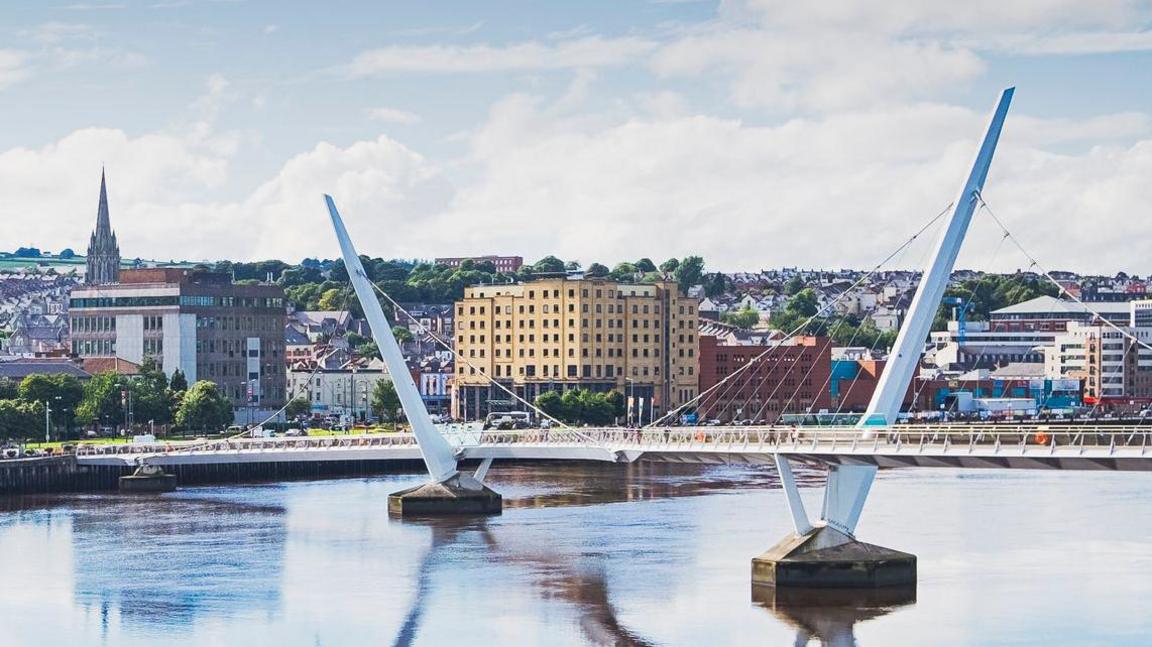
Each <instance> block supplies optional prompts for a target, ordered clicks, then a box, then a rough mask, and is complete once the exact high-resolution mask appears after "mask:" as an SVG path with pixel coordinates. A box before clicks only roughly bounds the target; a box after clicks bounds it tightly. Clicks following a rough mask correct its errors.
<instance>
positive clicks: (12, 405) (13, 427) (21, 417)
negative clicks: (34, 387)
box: [0, 400, 44, 440]
mask: <svg viewBox="0 0 1152 647" xmlns="http://www.w3.org/2000/svg"><path fill="white" fill-rule="evenodd" d="M43 433H44V428H43V427H42V426H41V421H40V417H39V416H38V415H37V413H36V407H35V406H34V405H32V404H30V403H28V402H24V401H22V400H0V438H4V439H5V440H23V439H25V438H33V437H41V436H42V435H43Z"/></svg>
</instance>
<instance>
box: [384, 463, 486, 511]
mask: <svg viewBox="0 0 1152 647" xmlns="http://www.w3.org/2000/svg"><path fill="white" fill-rule="evenodd" d="M503 510H504V498H503V497H501V496H500V493H499V492H496V491H495V490H493V489H492V488H490V487H488V486H487V485H484V483H483V482H482V481H480V480H479V479H477V478H475V477H473V476H470V475H468V474H464V473H461V472H456V473H455V474H453V475H452V476H449V477H448V478H446V479H443V480H441V481H432V482H430V483H423V484H421V485H417V486H416V487H411V488H408V489H407V490H401V491H399V492H395V493H393V494H390V495H388V514H390V515H394V516H398V517H431V516H447V515H489V514H500V513H502V512H503Z"/></svg>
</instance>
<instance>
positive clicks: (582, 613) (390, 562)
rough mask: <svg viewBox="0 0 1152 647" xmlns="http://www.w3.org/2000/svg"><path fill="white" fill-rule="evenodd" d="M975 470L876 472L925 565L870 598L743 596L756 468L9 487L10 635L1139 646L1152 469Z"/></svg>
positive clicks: (891, 541)
mask: <svg viewBox="0 0 1152 647" xmlns="http://www.w3.org/2000/svg"><path fill="white" fill-rule="evenodd" d="M982 474H988V476H982V477H980V478H969V477H968V476H967V474H966V473H964V472H959V471H950V470H937V471H934V470H895V471H892V472H885V473H882V474H881V475H880V478H879V479H878V480H877V483H876V485H875V492H874V496H873V497H872V498H871V499H870V500H869V502H868V509H867V513H866V514H865V518H864V524H865V527H864V529H863V534H864V535H866V537H867V538H868V539H869V540H870V541H875V542H876V543H878V544H881V545H888V546H894V547H897V548H901V549H904V550H908V551H909V552H913V553H916V554H917V555H918V556H919V557H920V560H919V563H918V568H919V569H920V572H921V576H922V579H921V581H920V586H919V590H918V591H915V592H913V593H912V595H909V596H902V597H866V598H865V599H863V600H861V599H859V598H849V599H845V598H843V597H835V594H834V593H833V592H829V591H820V592H819V593H818V597H816V598H811V597H805V596H803V595H802V592H788V595H786V596H785V595H781V593H782V592H781V591H773V590H772V589H758V590H756V591H754V595H753V597H752V600H751V601H750V600H749V579H748V578H749V559H750V558H751V557H752V556H753V555H756V554H759V553H760V552H762V551H763V550H764V548H765V547H766V546H769V545H771V544H772V543H774V542H775V541H776V540H777V539H779V537H780V536H781V535H782V534H783V533H785V532H788V530H789V523H788V517H787V513H786V512H785V504H784V501H783V496H782V494H781V493H780V491H779V490H778V489H775V488H776V486H777V484H776V480H775V475H774V474H773V473H772V472H771V470H768V469H765V468H758V467H745V466H726V467H725V466H690V465H639V466H625V465H609V464H606V465H581V466H571V465H559V464H539V465H503V466H500V467H499V468H497V469H494V470H493V472H492V473H491V475H490V479H491V480H492V484H493V486H494V487H495V488H496V489H497V490H499V491H500V492H502V493H503V494H504V496H505V501H506V503H507V504H508V506H507V508H506V510H505V514H504V515H502V516H498V517H492V518H485V519H441V520H432V521H423V522H420V523H413V522H410V521H398V520H393V519H390V518H389V517H388V515H387V512H386V510H387V504H386V498H387V495H388V493H390V492H394V491H396V490H399V489H402V488H404V487H406V486H408V485H412V484H415V483H416V482H418V481H419V480H420V479H422V478H423V476H422V475H420V474H415V473H413V474H403V475H398V474H389V475H382V476H376V477H368V478H363V477H361V478H352V479H340V480H328V481H299V482H292V483H285V484H264V485H252V486H227V487H198V488H188V489H186V490H183V491H180V492H176V493H173V494H169V495H163V496H159V497H118V496H108V495H100V496H57V497H39V498H29V499H24V500H23V501H21V502H15V501H14V500H11V499H8V500H3V501H0V557H2V561H0V609H2V610H3V613H2V614H0V623H2V625H3V626H2V628H0V631H3V633H2V634H0V636H2V638H0V644H3V645H4V646H5V647H7V646H8V645H14V646H17V647H22V646H25V645H27V646H37V647H39V646H40V645H103V646H108V647H113V646H114V647H152V646H154V645H158V644H164V645H165V646H166V647H185V646H187V647H199V646H200V645H213V646H231V645H265V644H269V645H277V646H281V647H330V646H338V647H349V646H353V647H358V646H360V645H366V646H367V645H371V646H373V647H376V646H378V645H381V644H383V645H413V646H416V647H420V646H425V645H444V644H457V643H460V642H468V643H472V644H480V645H489V644H491V645H502V646H503V645H508V646H511V647H515V646H518V645H548V646H549V647H562V646H567V645H588V644H592V645H669V646H671V645H729V644H760V645H783V644H824V645H853V644H855V643H856V642H857V641H858V642H859V643H860V644H861V645H865V646H867V647H877V646H881V645H891V644H910V643H911V642H912V639H911V637H912V636H922V635H929V636H931V639H930V642H932V643H933V644H934V645H944V646H945V647H962V646H963V647H966V646H968V645H979V644H993V643H995V644H1008V645H1017V646H1019V645H1028V646H1031V645H1035V646H1038V647H1046V646H1047V645H1050V644H1051V642H1052V640H1051V637H1052V636H1053V635H1055V636H1059V637H1060V642H1061V643H1064V644H1107V645H1144V644H1147V636H1148V635H1149V634H1150V633H1152V620H1150V616H1148V614H1147V613H1146V608H1145V607H1146V606H1147V605H1146V604H1145V601H1146V600H1148V599H1152V552H1150V551H1148V550H1147V542H1145V541H1143V539H1142V538H1145V537H1148V536H1152V515H1150V514H1147V510H1148V495H1147V492H1148V488H1149V485H1152V474H1146V475H1145V474H1136V475H1133V474H1112V473H1098V474H1097V473H1091V474H1069V473H1047V472H1035V473H1034V472H1010V473H997V472H987V473H982ZM802 478H803V480H804V482H806V483H809V484H818V483H819V482H820V480H821V478H822V475H821V474H820V472H819V471H818V470H814V471H810V472H807V473H802ZM819 494H820V493H819V492H818V491H816V490H807V491H805V492H804V493H803V495H804V497H805V499H806V503H809V509H810V510H814V509H816V507H817V506H818V503H819ZM1072 512H1074V514H1075V515H1076V516H1077V519H1078V520H1079V521H1080V522H1079V523H1076V524H1069V523H1068V515H1069V514H1070V513H1072ZM1101 528H1106V529H1107V530H1106V531H1105V530H1101ZM1039 533H1043V535H1042V536H1043V537H1044V541H1043V542H1035V541H1028V538H1029V537H1036V536H1041V535H1040V534H1039ZM1069 555H1073V556H1075V559H1069V558H1068V556H1069ZM974 572H978V573H980V577H978V578H975V577H973V576H972V574H973V573H974ZM1069 592H1074V593H1075V594H1074V595H1069V594H1068V593H1069ZM878 593H879V594H880V595H881V596H883V595H884V594H887V593H893V592H891V591H880V592H878ZM1022 605H1024V606H1022ZM894 610H898V612H895V613H893V611H894Z"/></svg>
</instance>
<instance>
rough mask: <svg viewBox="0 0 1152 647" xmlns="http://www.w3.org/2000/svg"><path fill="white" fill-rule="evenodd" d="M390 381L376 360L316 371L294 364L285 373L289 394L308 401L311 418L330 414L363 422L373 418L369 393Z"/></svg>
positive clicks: (312, 367) (305, 365) (379, 361)
mask: <svg viewBox="0 0 1152 647" xmlns="http://www.w3.org/2000/svg"><path fill="white" fill-rule="evenodd" d="M391 380H392V376H391V375H389V374H388V369H387V367H385V365H384V362H383V361H381V360H379V359H374V360H372V361H370V362H365V363H362V364H358V363H353V362H349V363H345V364H343V365H341V366H339V367H335V368H319V369H317V368H316V367H315V366H314V365H308V364H297V365H295V366H292V367H291V368H289V369H288V394H289V397H293V398H296V397H301V398H305V399H306V400H308V402H309V403H310V404H311V405H312V413H313V414H314V415H328V414H333V415H338V416H342V417H344V416H347V417H349V418H354V419H356V420H366V419H368V418H371V417H373V413H372V391H373V390H374V389H375V388H376V383H377V382H380V381H391Z"/></svg>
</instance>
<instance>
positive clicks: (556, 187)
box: [437, 97, 1152, 271]
mask: <svg viewBox="0 0 1152 647" xmlns="http://www.w3.org/2000/svg"><path fill="white" fill-rule="evenodd" d="M543 110H544V109H543V108H540V107H539V105H538V103H534V102H533V101H531V100H530V99H528V98H525V97H517V98H514V99H510V100H507V101H505V102H503V103H502V104H501V105H499V106H497V107H496V108H495V109H494V110H493V113H492V116H491V117H490V120H489V123H488V124H487V125H486V126H485V127H484V128H483V129H481V130H480V131H479V132H478V133H477V134H476V137H475V139H474V151H473V155H474V160H473V161H474V162H475V163H476V164H477V166H478V168H479V169H480V176H479V178H478V179H477V181H475V182H473V183H470V184H469V185H467V186H464V187H462V188H461V190H460V191H459V192H457V193H456V195H455V198H454V199H453V202H452V205H451V208H450V209H449V210H448V211H447V212H445V213H444V214H442V215H441V217H440V219H439V220H438V222H439V226H440V227H441V228H442V229H443V230H445V231H447V230H451V231H454V232H456V235H455V236H453V237H451V238H449V239H445V240H443V241H441V243H440V245H439V246H438V247H437V250H438V252H442V253H446V254H447V253H472V252H476V251H477V247H478V246H482V247H484V248H485V249H488V250H494V251H496V252H504V253H511V252H516V253H522V254H524V255H525V256H530V257H533V256H540V255H543V254H547V253H555V254H557V255H559V256H561V257H562V258H563V257H568V258H579V259H581V260H583V261H585V262H589V261H592V260H598V261H601V262H609V261H616V260H619V259H628V258H636V257H639V256H644V255H648V256H668V255H684V254H690V253H702V254H703V255H704V256H705V257H706V258H707V259H710V262H711V265H712V267H714V268H717V269H728V270H735V269H756V268H760V267H767V266H779V265H781V264H801V265H812V264H818V265H825V266H856V267H864V266H870V265H871V264H872V263H874V262H876V261H878V260H879V259H881V258H883V257H884V256H885V255H886V254H887V253H888V252H889V251H890V250H891V249H893V248H895V247H896V245H898V244H899V243H900V242H901V241H902V240H903V239H904V237H906V236H907V235H909V234H910V233H912V232H913V231H915V229H917V228H918V227H919V226H920V225H921V224H922V223H924V222H925V221H927V220H928V218H930V217H931V216H932V215H935V213H937V212H938V211H939V210H940V209H941V208H943V206H944V205H945V204H947V203H948V201H949V200H951V199H952V198H953V197H954V193H955V191H956V189H957V187H958V186H959V184H960V182H961V181H962V179H963V175H964V173H965V172H966V168H967V165H968V164H969V163H970V161H971V156H972V152H973V149H974V147H975V145H976V140H977V138H978V136H979V135H980V133H981V131H982V129H983V126H984V122H985V115H983V114H978V113H974V112H972V111H969V110H966V109H961V108H955V107H948V106H941V105H934V104H920V105H914V106H908V107H903V108H896V109H884V110H875V111H865V112H860V113H855V114H840V115H834V116H828V117H823V118H820V119H796V120H792V121H789V122H786V123H784V124H781V125H779V126H772V127H757V126H749V125H746V124H743V123H741V122H740V121H738V120H732V119H716V118H712V117H704V116H694V117H693V116H688V117H674V118H663V117H655V118H645V119H639V118H633V119H630V120H626V121H623V122H620V123H615V124H612V125H608V126H606V127H605V126H593V127H584V125H583V124H582V123H581V122H579V121H576V120H569V121H565V120H557V119H556V118H555V117H554V116H552V115H546V114H545V113H544V112H542V111H543ZM1093 121H1094V123H1093V124H1089V128H1088V132H1087V133H1086V134H1085V136H1087V137H1093V136H1097V135H1099V136H1101V137H1109V136H1125V135H1131V134H1133V133H1143V134H1144V135H1145V136H1146V135H1147V132H1148V126H1147V122H1148V120H1147V117H1146V116H1137V117H1133V116H1131V115H1117V116H1115V117H1102V118H1099V119H1097V120H1093ZM1066 126H1067V124H1065V123H1063V122H1056V123H1050V122H1048V121H1046V120H1042V119H1035V118H1025V117H1023V116H1019V117H1018V116H1017V115H1012V116H1010V117H1009V124H1008V126H1007V128H1006V130H1005V134H1004V139H1003V142H1002V146H1001V151H1000V153H999V156H998V159H997V160H996V163H995V164H994V167H993V171H992V175H991V177H990V180H989V183H988V187H987V190H986V197H987V198H988V200H989V201H990V202H991V203H992V204H993V205H994V206H995V207H997V209H998V215H1000V216H1001V217H1002V218H1005V219H1006V220H1007V221H1008V222H1009V223H1010V226H1013V227H1014V228H1015V229H1017V231H1016V232H1015V233H1016V234H1017V235H1018V236H1019V237H1020V238H1021V239H1022V240H1023V241H1025V244H1027V245H1029V246H1030V247H1032V248H1033V249H1034V251H1035V253H1037V254H1038V255H1039V257H1040V258H1041V259H1046V260H1047V262H1048V263H1049V264H1051V265H1053V266H1056V267H1067V266H1072V267H1073V268H1074V269H1081V270H1103V271H1107V270H1116V269H1128V270H1129V271H1131V270H1134V269H1135V270H1140V269H1141V268H1142V267H1143V266H1144V265H1146V260H1145V259H1146V253H1145V250H1144V249H1143V245H1142V244H1140V243H1139V242H1138V238H1137V237H1138V235H1139V221H1138V220H1136V219H1134V218H1133V217H1132V214H1135V213H1142V212H1143V210H1144V209H1145V208H1146V207H1145V205H1146V204H1147V203H1148V202H1149V201H1150V200H1152V185H1148V183H1147V182H1142V181H1141V180H1140V178H1141V177H1144V178H1146V177H1147V174H1148V173H1150V172H1152V140H1147V139H1145V140H1143V141H1139V142H1137V143H1136V144H1134V145H1121V146H1116V145H1110V146H1107V147H1104V146H1101V147H1096V148H1092V149H1090V150H1089V151H1086V152H1083V153H1078V154H1056V153H1052V152H1050V151H1048V150H1046V147H1050V146H1052V145H1055V144H1062V143H1066V142H1067V141H1068V139H1069V137H1068V135H1067V132H1066V131H1067V128H1066ZM1142 174H1143V175H1142ZM1070 232H1074V233H1075V240H1076V245H1075V246H1074V248H1070V246H1069V245H1068V234H1069V233H1070ZM997 240H998V234H997V232H996V230H995V228H994V227H993V226H992V224H991V222H990V221H989V220H988V219H987V218H984V219H982V220H980V221H978V224H977V225H975V226H974V228H973V232H972V235H971V236H970V244H969V246H968V249H969V251H967V252H965V254H964V255H963V256H962V263H967V264H969V265H972V266H976V267H987V264H988V263H989V256H990V250H991V249H993V248H994V245H995V242H996V241H997ZM477 241H483V243H478V242H477ZM918 261H919V257H915V258H912V257H908V258H905V259H904V263H905V265H906V266H913V265H915V264H916V263H917V262H918ZM994 262H995V264H996V266H997V269H1014V268H1016V267H1021V266H1026V265H1027V263H1026V261H1024V260H1023V259H1022V258H1021V257H1020V256H1019V255H1018V254H1013V253H1010V252H1008V251H1005V252H1003V253H1001V254H1000V256H999V257H998V258H996V259H994Z"/></svg>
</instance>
